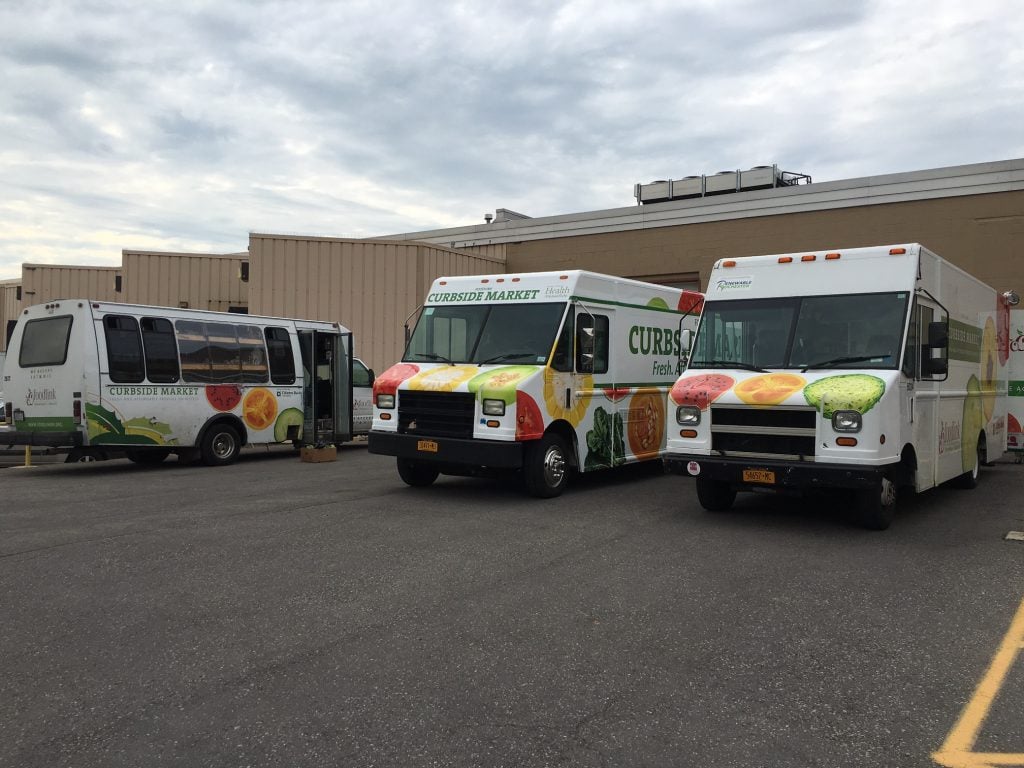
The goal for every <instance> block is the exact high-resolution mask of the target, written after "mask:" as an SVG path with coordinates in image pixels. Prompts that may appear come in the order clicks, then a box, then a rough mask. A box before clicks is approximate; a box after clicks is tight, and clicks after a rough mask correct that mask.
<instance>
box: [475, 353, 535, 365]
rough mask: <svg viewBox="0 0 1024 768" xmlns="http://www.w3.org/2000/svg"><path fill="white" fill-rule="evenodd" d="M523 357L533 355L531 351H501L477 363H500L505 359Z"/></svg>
mask: <svg viewBox="0 0 1024 768" xmlns="http://www.w3.org/2000/svg"><path fill="white" fill-rule="evenodd" d="M524 357H534V353H533V352H502V353H501V354H500V355H494V356H493V357H488V358H487V359H486V360H481V361H480V362H479V363H477V365H487V364H488V363H500V362H503V361H505V360H519V359H521V358H524Z"/></svg>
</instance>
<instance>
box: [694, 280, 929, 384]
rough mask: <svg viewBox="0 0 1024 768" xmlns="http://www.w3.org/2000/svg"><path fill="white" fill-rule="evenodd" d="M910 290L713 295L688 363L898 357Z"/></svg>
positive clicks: (840, 363)
mask: <svg viewBox="0 0 1024 768" xmlns="http://www.w3.org/2000/svg"><path fill="white" fill-rule="evenodd" d="M908 298H909V294H908V293H907V292H906V291H903V292H894V293H864V294H854V295H844V296H793V297H785V298H776V299H747V300H741V301H709V302H707V303H706V304H705V305H704V314H703V317H702V318H701V323H700V328H699V329H698V331H697V337H696V339H695V340H694V345H693V354H692V357H691V359H690V364H689V368H728V367H735V368H741V369H750V370H767V369H771V368H797V369H800V370H810V369H814V368H880V369H895V368H897V367H899V364H900V352H901V350H902V346H903V344H902V342H903V328H904V325H905V320H906V313H907V305H908Z"/></svg>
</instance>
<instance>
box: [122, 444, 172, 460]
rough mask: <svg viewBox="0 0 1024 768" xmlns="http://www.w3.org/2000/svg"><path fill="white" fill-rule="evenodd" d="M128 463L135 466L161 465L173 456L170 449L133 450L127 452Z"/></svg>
mask: <svg viewBox="0 0 1024 768" xmlns="http://www.w3.org/2000/svg"><path fill="white" fill-rule="evenodd" d="M125 455H126V456H127V457H128V461H131V462H133V463H135V464H159V463H160V462H162V461H163V460H164V459H166V458H167V457H168V456H170V455H171V449H170V448H133V449H131V450H130V451H125Z"/></svg>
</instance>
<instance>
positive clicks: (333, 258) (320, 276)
mask: <svg viewBox="0 0 1024 768" xmlns="http://www.w3.org/2000/svg"><path fill="white" fill-rule="evenodd" d="M249 257H250V283H249V284H250V287H251V295H250V311H251V312H253V313H254V314H270V315H279V316H283V317H300V318H307V319H311V320H328V321H336V322H339V323H341V324H342V325H344V326H346V327H347V328H350V329H351V330H352V332H353V335H354V339H355V348H356V354H357V355H359V357H360V358H362V359H363V361H364V362H366V364H367V365H369V366H370V367H371V368H374V369H375V370H377V371H381V370H383V369H385V368H387V367H388V366H390V365H391V364H392V363H394V362H395V361H396V360H398V359H399V357H400V356H401V354H402V352H403V350H404V347H405V337H404V330H403V324H404V322H405V319H406V318H407V317H408V316H409V315H410V313H412V312H413V310H415V309H416V308H417V307H418V306H419V305H420V303H421V302H422V301H423V298H424V296H425V295H426V291H427V288H429V286H430V283H431V282H432V281H433V280H434V278H436V277H439V276H441V275H446V274H452V275H455V274H461V275H465V274H481V273H491V272H504V271H505V270H504V264H503V263H502V262H501V261H499V260H496V259H495V258H493V257H490V256H487V255H486V254H475V253H466V252H462V251H455V250H452V249H450V248H445V247H442V246H437V245H427V244H424V243H417V242H414V241H401V242H399V241H389V240H345V239H337V238H296V237H289V236H283V235H261V234H253V235H250V239H249Z"/></svg>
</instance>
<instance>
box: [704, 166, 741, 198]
mask: <svg viewBox="0 0 1024 768" xmlns="http://www.w3.org/2000/svg"><path fill="white" fill-rule="evenodd" d="M739 175H740V172H739V171H719V172H718V173H716V174H715V175H714V176H705V177H704V194H705V195H722V194H725V193H726V192H736V191H737V190H738V189H739V186H738V184H739Z"/></svg>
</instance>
